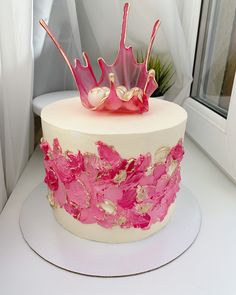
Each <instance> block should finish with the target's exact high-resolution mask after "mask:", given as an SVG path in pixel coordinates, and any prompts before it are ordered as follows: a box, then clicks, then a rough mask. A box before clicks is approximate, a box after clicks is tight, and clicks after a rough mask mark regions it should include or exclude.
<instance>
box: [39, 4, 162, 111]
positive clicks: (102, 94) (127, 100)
mask: <svg viewBox="0 0 236 295" xmlns="http://www.w3.org/2000/svg"><path fill="white" fill-rule="evenodd" d="M128 12H129V4H128V3H125V5H124V13H123V21H122V30H121V39H120V48H119V51H118V55H117V57H116V59H115V61H114V63H113V64H111V65H108V64H107V63H106V62H105V61H104V59H103V58H102V57H100V58H98V64H99V66H100V69H101V76H100V78H99V79H96V77H95V74H94V71H93V68H92V65H91V63H90V61H89V57H88V55H87V54H86V53H85V52H83V57H84V61H85V65H82V64H81V62H80V60H79V59H77V58H76V59H75V63H74V65H72V64H71V62H70V61H69V59H68V57H67V56H66V54H65V51H64V50H63V48H62V47H61V45H60V44H59V43H58V41H57V40H56V38H55V37H54V36H53V34H52V33H51V31H50V29H49V28H48V26H47V24H46V23H45V21H44V20H40V24H41V26H42V27H43V28H44V29H45V30H46V32H47V33H48V35H49V36H50V38H51V39H52V41H53V42H54V44H55V45H56V47H57V48H58V50H59V51H60V53H61V55H62V56H63V58H64V60H65V61H66V63H67V65H68V66H69V68H70V71H71V73H72V75H73V77H74V80H75V82H76V85H77V88H78V90H79V93H80V98H81V102H82V104H83V106H84V107H86V108H88V109H90V110H96V111H110V112H127V113H143V112H147V111H148V98H149V97H150V95H151V94H152V93H153V92H154V90H156V89H157V87H158V85H157V82H156V80H155V71H154V70H153V69H151V70H149V71H148V70H147V63H148V60H149V57H150V53H151V49H152V45H153V42H154V39H155V36H156V32H157V29H158V27H159V24H160V21H159V20H157V21H156V22H155V24H154V26H153V30H152V34H151V39H150V43H149V46H148V50H147V55H146V58H145V60H144V62H143V63H137V61H136V59H135V56H134V54H133V50H132V47H131V46H129V47H126V46H125V37H126V28H127V18H128Z"/></svg>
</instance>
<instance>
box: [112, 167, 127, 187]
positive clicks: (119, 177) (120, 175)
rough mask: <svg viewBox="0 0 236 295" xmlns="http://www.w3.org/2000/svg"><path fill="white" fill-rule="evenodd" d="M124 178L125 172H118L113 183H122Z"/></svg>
mask: <svg viewBox="0 0 236 295" xmlns="http://www.w3.org/2000/svg"><path fill="white" fill-rule="evenodd" d="M126 177H127V172H126V170H120V172H119V173H117V174H116V176H115V177H114V179H113V180H114V182H116V183H118V184H120V183H121V182H122V181H124V180H125V179H126Z"/></svg>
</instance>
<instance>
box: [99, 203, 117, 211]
mask: <svg viewBox="0 0 236 295" xmlns="http://www.w3.org/2000/svg"><path fill="white" fill-rule="evenodd" d="M100 207H101V208H102V209H103V210H104V211H105V212H106V213H107V214H114V213H115V212H116V205H115V204H114V203H113V202H112V201H110V200H105V201H104V202H103V203H101V204H100Z"/></svg>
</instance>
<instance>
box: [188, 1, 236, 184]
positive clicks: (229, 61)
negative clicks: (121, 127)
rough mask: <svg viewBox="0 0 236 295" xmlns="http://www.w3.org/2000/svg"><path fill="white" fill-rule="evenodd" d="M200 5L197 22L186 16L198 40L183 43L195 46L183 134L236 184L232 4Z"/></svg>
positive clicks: (235, 6)
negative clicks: (185, 131) (185, 130)
mask: <svg viewBox="0 0 236 295" xmlns="http://www.w3.org/2000/svg"><path fill="white" fill-rule="evenodd" d="M200 2H201V3H200V4H201V13H199V17H198V20H197V19H196V16H195V15H196V11H194V9H193V8H191V10H192V12H191V14H192V16H191V14H190V15H189V16H188V17H189V18H193V16H195V19H196V22H198V34H197V32H193V34H192V35H191V34H189V36H190V37H189V38H190V40H187V41H188V43H189V44H192V46H191V48H194V46H193V44H194V42H195V43H196V46H195V47H196V51H195V63H194V71H193V73H194V74H193V83H192V89H191V91H190V97H189V98H188V99H187V100H186V101H185V103H184V108H185V109H186V110H187V112H188V123H187V134H188V135H189V136H190V137H191V138H192V139H193V140H194V141H195V142H196V143H197V144H198V145H200V146H201V147H202V148H203V149H204V150H205V152H206V153H207V154H208V155H209V156H210V157H211V158H212V159H213V160H214V161H215V162H216V163H217V164H218V165H219V166H220V167H221V168H222V169H223V170H224V171H225V172H226V173H227V174H228V175H229V176H230V177H231V178H232V179H233V180H234V181H236V148H235V147H236V79H235V69H236V2H235V0H224V1H220V0H203V1H200ZM189 22H190V24H192V20H189ZM195 25H196V24H195ZM192 26H193V24H192ZM196 39H197V42H196V41H195V40H196Z"/></svg>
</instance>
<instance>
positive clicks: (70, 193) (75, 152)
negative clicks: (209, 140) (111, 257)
mask: <svg viewBox="0 0 236 295" xmlns="http://www.w3.org/2000/svg"><path fill="white" fill-rule="evenodd" d="M41 120H42V128H43V139H42V143H41V149H42V150H43V152H44V165H45V171H46V177H45V182H46V183H47V185H48V189H49V193H48V199H49V201H50V204H51V206H52V208H53V212H54V215H55V218H56V220H57V221H58V222H59V223H60V224H61V225H62V226H63V227H64V228H65V229H66V230H68V231H70V232H72V233H73V234H75V235H76V236H78V237H81V238H85V239H90V240H95V241H100V242H107V243H123V242H131V241H137V240H141V239H144V238H146V237H148V236H150V235H152V234H153V233H155V232H157V231H159V230H160V229H161V228H162V227H163V226H164V225H165V224H166V223H167V221H168V219H169V218H170V216H171V214H172V212H173V210H174V204H175V198H176V193H177V192H178V190H179V183H180V162H181V160H182V157H183V154H184V151H183V139H184V133H185V126H186V120H187V114H186V112H185V110H184V109H183V108H182V107H180V106H178V105H177V104H175V103H171V102H167V101H164V100H160V99H156V98H150V100H149V111H148V112H145V113H143V114H135V113H134V114H125V113H109V112H95V111H90V110H88V109H86V108H84V107H83V106H82V105H81V103H80V99H79V97H78V98H72V99H71V98H69V99H65V100H62V101H58V102H55V103H52V104H50V105H48V106H46V107H45V108H44V109H43V110H42V113H41Z"/></svg>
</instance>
